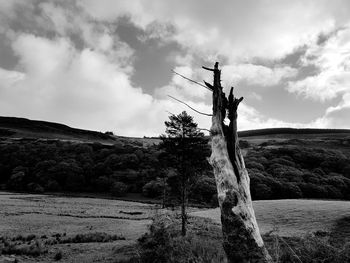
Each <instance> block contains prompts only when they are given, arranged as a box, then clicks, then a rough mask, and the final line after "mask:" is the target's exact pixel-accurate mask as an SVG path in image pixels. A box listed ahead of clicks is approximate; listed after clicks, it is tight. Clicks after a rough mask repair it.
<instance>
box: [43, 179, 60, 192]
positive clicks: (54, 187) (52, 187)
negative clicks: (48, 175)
mask: <svg viewBox="0 0 350 263" xmlns="http://www.w3.org/2000/svg"><path fill="white" fill-rule="evenodd" d="M46 190H48V191H53V192H56V191H60V190H61V187H60V185H59V184H58V183H57V181H56V180H52V179H51V180H49V181H48V182H47V185H46Z"/></svg>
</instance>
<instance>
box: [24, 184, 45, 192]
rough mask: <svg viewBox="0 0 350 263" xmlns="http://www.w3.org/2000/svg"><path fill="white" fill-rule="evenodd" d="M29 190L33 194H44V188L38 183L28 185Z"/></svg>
mask: <svg viewBox="0 0 350 263" xmlns="http://www.w3.org/2000/svg"><path fill="white" fill-rule="evenodd" d="M27 189H28V191H29V192H33V193H43V192H44V188H43V187H42V186H41V185H40V184H37V183H29V184H28V185H27Z"/></svg>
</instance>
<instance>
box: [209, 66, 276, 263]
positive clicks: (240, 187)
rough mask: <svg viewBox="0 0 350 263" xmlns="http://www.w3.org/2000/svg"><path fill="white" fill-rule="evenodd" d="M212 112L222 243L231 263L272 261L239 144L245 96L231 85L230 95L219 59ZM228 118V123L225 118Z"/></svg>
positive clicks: (213, 158)
mask: <svg viewBox="0 0 350 263" xmlns="http://www.w3.org/2000/svg"><path fill="white" fill-rule="evenodd" d="M203 68H204V69H206V70H210V71H213V72H214V82H213V85H211V84H209V83H207V82H205V84H206V86H207V87H208V88H210V89H211V90H212V91H213V116H212V126H211V148H212V153H211V156H210V159H209V161H210V164H211V165H212V167H213V169H214V175H215V180H216V186H217V192H218V200H219V206H220V210H221V223H222V232H223V238H224V241H223V246H224V250H225V252H226V255H227V258H228V261H229V262H230V263H233V262H234V263H240V262H272V259H271V257H270V255H269V254H268V252H267V250H266V248H265V246H264V243H263V240H262V238H261V236H260V232H259V228H258V225H257V222H256V218H255V214H254V210H253V205H252V200H251V195H250V179H249V175H248V172H247V170H246V168H245V164H244V160H243V156H242V154H241V151H240V149H239V146H238V137H237V108H238V105H239V103H240V102H241V101H242V100H243V98H240V99H237V98H236V97H235V96H234V95H233V88H231V91H230V94H229V96H228V98H226V96H225V93H224V92H223V90H222V86H221V79H220V78H221V71H220V70H219V67H218V62H216V63H215V66H214V68H213V69H211V68H206V67H203ZM226 115H227V118H228V120H229V124H228V125H226V124H225V123H224V120H225V118H226Z"/></svg>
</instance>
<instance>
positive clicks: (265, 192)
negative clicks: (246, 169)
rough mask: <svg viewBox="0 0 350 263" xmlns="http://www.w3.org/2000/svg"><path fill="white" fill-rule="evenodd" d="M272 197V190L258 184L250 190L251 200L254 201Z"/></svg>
mask: <svg viewBox="0 0 350 263" xmlns="http://www.w3.org/2000/svg"><path fill="white" fill-rule="evenodd" d="M271 196H272V190H271V188H270V187H269V186H267V185H266V184H262V183H258V184H256V185H255V186H254V188H252V198H253V199H254V200H261V199H269V198H271Z"/></svg>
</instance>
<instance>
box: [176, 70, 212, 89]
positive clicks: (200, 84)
mask: <svg viewBox="0 0 350 263" xmlns="http://www.w3.org/2000/svg"><path fill="white" fill-rule="evenodd" d="M171 71H172V72H173V73H175V74H176V75H179V76H180V77H182V78H184V79H186V80H188V81H191V82H193V83H195V84H197V85H199V86H201V87H204V88H206V89H207V90H210V91H212V90H211V89H209V88H208V87H207V86H205V85H203V84H202V83H199V82H197V81H195V80H193V79H190V78H187V77H185V76H184V75H181V74H180V73H177V72H176V71H175V70H171Z"/></svg>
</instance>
